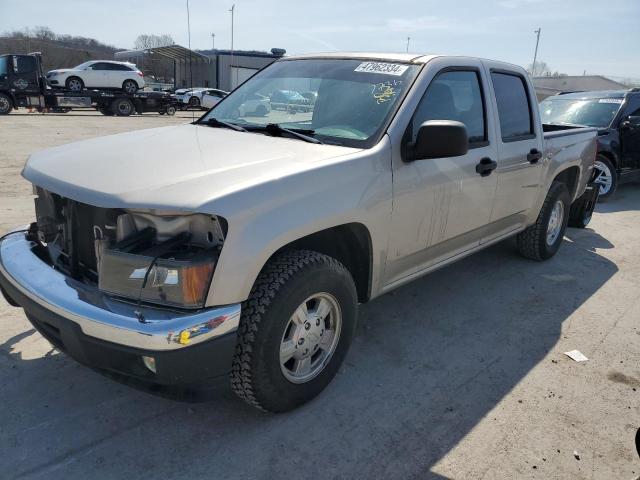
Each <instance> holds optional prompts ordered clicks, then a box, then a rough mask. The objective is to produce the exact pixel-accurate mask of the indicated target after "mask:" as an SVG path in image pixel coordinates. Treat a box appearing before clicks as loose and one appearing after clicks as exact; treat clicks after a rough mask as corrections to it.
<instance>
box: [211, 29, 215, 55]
mask: <svg viewBox="0 0 640 480" xmlns="http://www.w3.org/2000/svg"><path fill="white" fill-rule="evenodd" d="M215 49H216V34H215V33H212V34H211V50H214V51H215Z"/></svg>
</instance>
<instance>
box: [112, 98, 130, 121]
mask: <svg viewBox="0 0 640 480" xmlns="http://www.w3.org/2000/svg"><path fill="white" fill-rule="evenodd" d="M111 111H112V112H113V114H114V115H117V116H118V117H128V116H129V115H132V114H133V113H134V112H135V111H136V108H135V106H134V105H133V102H132V101H131V100H129V99H128V98H118V99H117V100H114V101H113V103H112V104H111Z"/></svg>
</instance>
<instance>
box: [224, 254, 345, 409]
mask: <svg viewBox="0 0 640 480" xmlns="http://www.w3.org/2000/svg"><path fill="white" fill-rule="evenodd" d="M307 300H308V301H307ZM305 302H306V303H305ZM320 302H322V304H323V305H324V306H325V307H326V306H327V305H328V306H329V307H331V308H330V309H329V310H327V308H323V310H324V312H329V313H324V314H322V317H320V318H321V319H320V318H316V317H314V315H315V313H314V309H316V308H318V307H319V306H320ZM303 305H305V308H306V309H308V310H307V311H308V312H309V313H308V315H307V316H306V317H305V316H303V315H301V316H299V317H298V316H296V317H295V319H304V320H303V321H300V322H295V321H294V312H300V311H301V310H300V309H301V308H302V306H303ZM356 311H357V294H356V288H355V285H354V283H353V279H352V278H351V275H350V273H349V272H348V270H347V269H346V268H345V267H344V265H342V264H341V263H340V262H338V261H337V260H335V259H334V258H331V257H328V256H326V255H322V254H320V253H317V252H312V251H307V250H299V251H293V252H288V253H283V254H280V255H278V256H277V257H275V258H273V259H272V260H270V261H269V263H267V265H266V266H265V267H264V269H263V270H262V272H261V273H260V275H259V276H258V279H257V280H256V283H255V284H254V286H253V289H252V291H251V295H250V296H249V298H248V300H246V301H245V302H244V303H243V305H242V316H241V318H240V325H239V327H238V343H237V345H236V353H235V357H234V360H233V368H232V372H231V387H232V388H233V390H234V392H235V393H236V394H237V395H238V396H239V397H240V398H242V399H243V400H244V401H246V402H247V403H249V404H250V405H253V406H254V407H257V408H259V409H261V410H263V411H268V412H285V411H288V410H292V409H294V408H296V407H298V406H300V405H302V404H304V403H306V402H308V401H309V400H311V399H312V398H314V397H315V396H317V395H318V394H319V393H320V392H321V391H322V390H323V389H324V388H325V387H326V386H327V385H328V384H329V382H330V381H331V380H332V378H333V377H334V376H335V374H336V372H337V371H338V368H339V367H340V365H341V363H342V361H343V360H344V357H345V355H346V353H347V350H348V349H349V345H350V343H351V339H352V338H353V335H354V332H355V327H356ZM314 319H315V320H314ZM327 332H333V334H331V333H329V335H330V336H324V335H325V334H326V333H327ZM305 336H306V337H305ZM296 338H297V340H296ZM305 338H306V341H305ZM323 340H324V341H326V343H325V344H324V346H322V347H319V345H318V342H320V344H322V343H323ZM285 344H286V345H287V346H288V347H290V348H289V349H286V352H290V353H291V355H292V356H291V357H287V355H284V356H281V355H283V353H282V352H281V346H283V345H285ZM298 346H299V347H300V349H298ZM303 347H304V348H305V350H302V348H303ZM305 355H306V358H309V361H308V362H307V363H308V365H309V371H306V370H304V369H302V368H301V369H300V374H298V373H297V372H295V370H296V368H295V366H296V365H297V364H299V365H300V366H301V367H302V365H304V364H305V358H301V359H300V360H298V359H297V357H299V356H305ZM282 358H285V360H281V359H282ZM314 358H315V360H314ZM287 359H288V360H287ZM314 369H315V370H317V371H315V370H314ZM318 369H319V370H318Z"/></svg>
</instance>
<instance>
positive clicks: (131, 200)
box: [0, 54, 596, 412]
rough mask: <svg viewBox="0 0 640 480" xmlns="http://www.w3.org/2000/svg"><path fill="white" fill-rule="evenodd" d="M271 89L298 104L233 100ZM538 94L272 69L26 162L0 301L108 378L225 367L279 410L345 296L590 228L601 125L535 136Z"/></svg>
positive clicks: (343, 64)
mask: <svg viewBox="0 0 640 480" xmlns="http://www.w3.org/2000/svg"><path fill="white" fill-rule="evenodd" d="M276 91H293V92H300V96H301V97H303V98H305V99H306V101H305V108H303V109H300V108H299V106H300V103H299V102H295V103H293V104H292V105H291V106H285V108H278V109H265V110H264V111H260V112H258V111H257V109H256V108H248V107H247V106H246V104H247V102H254V103H255V98H260V99H263V100H262V101H265V102H268V99H269V98H270V95H271V94H272V93H273V92H276ZM296 98H297V97H296ZM535 98H536V97H535V94H534V91H533V87H532V85H531V82H530V80H529V79H528V77H527V75H526V73H525V71H524V70H523V69H522V68H520V67H517V66H514V65H509V64H505V63H501V62H496V61H490V60H481V59H478V58H469V57H450V56H414V55H404V54H397V55H395V54H329V55H311V56H300V57H291V58H284V59H282V60H279V61H277V62H275V63H274V64H272V65H271V66H269V67H267V68H265V69H264V70H262V71H261V72H259V73H258V74H256V75H255V76H254V77H252V78H251V79H249V80H248V81H246V82H245V83H244V84H242V85H241V86H240V87H239V88H237V89H236V90H235V91H234V92H232V93H231V94H230V95H229V96H227V97H226V98H224V99H223V100H222V101H221V102H220V103H219V104H218V105H216V106H215V107H214V108H213V109H212V110H210V111H209V112H207V113H206V114H205V115H204V116H203V117H202V118H200V119H199V120H198V121H196V122H194V123H192V124H186V125H181V126H170V127H163V128H156V129H151V130H144V131H135V132H130V133H124V134H119V135H114V136H108V137H102V138H96V139H92V140H87V141H82V142H78V143H74V144H70V145H64V146H60V147H55V148H51V149H49V150H46V151H43V152H39V153H35V154H33V155H32V156H31V157H30V158H29V160H28V162H27V164H26V166H25V168H24V171H23V176H24V177H25V178H26V179H27V180H28V181H30V182H31V183H32V184H33V186H34V193H35V195H36V198H35V212H36V219H37V221H36V222H34V223H32V224H31V225H30V226H28V227H25V228H24V229H22V230H17V231H14V232H12V233H10V234H8V235H5V237H4V238H3V239H2V241H1V242H0V285H1V286H2V291H3V293H4V296H5V297H6V299H7V300H8V302H9V303H11V304H12V305H15V306H20V307H22V308H23V309H24V311H25V313H26V315H27V317H28V319H29V320H30V321H31V323H33V325H34V327H35V328H36V329H37V330H38V331H39V332H40V333H41V334H42V335H43V336H44V337H45V338H46V339H47V340H49V341H50V342H51V343H52V344H53V345H54V346H55V347H56V348H57V349H59V350H61V351H63V352H66V353H67V354H68V355H70V356H71V357H73V358H75V359H77V360H78V361H79V362H81V363H83V364H85V365H88V366H90V367H93V368H95V369H97V370H99V371H101V372H105V373H108V374H110V375H111V376H115V377H116V378H123V379H127V380H132V379H133V380H135V383H137V384H140V385H145V386H156V385H165V386H179V387H185V388H204V387H205V386H206V385H209V384H210V382H212V381H213V380H215V379H216V378H218V377H221V376H229V375H230V378H231V385H232V388H233V390H234V391H235V392H236V393H237V394H238V395H239V396H240V397H241V398H243V399H244V400H245V401H247V402H248V403H250V404H251V405H254V406H256V407H258V408H261V409H263V410H267V411H274V412H277V411H286V410H289V409H292V408H294V407H296V406H298V405H301V404H303V403H304V402H307V401H308V400H310V399H311V398H313V397H314V396H316V395H317V394H318V393H320V391H321V390H322V389H323V388H324V387H325V386H326V385H327V384H328V383H329V382H330V381H331V379H332V378H333V376H334V375H335V374H336V371H337V370H338V368H339V366H340V364H341V363H342V361H343V360H344V358H345V355H346V353H347V350H348V348H349V344H350V343H351V340H352V338H353V335H354V331H355V326H356V311H357V305H358V303H362V302H367V301H369V300H371V299H373V298H375V297H377V296H380V295H382V294H384V293H386V292H389V291H391V290H393V289H394V288H397V287H399V286H401V285H404V284H406V283H407V282H410V281H412V280H414V279H416V278H418V277H420V276H422V275H425V274H427V273H429V272H431V271H433V270H435V269H437V268H440V267H442V266H444V265H447V264H449V263H451V262H453V261H455V260H458V259H461V258H463V257H465V256H466V255H469V254H471V253H473V252H476V251H478V250H480V249H482V248H485V247H487V246H488V245H491V244H494V243H496V242H499V241H501V240H503V239H505V238H508V237H511V236H514V235H515V236H516V238H517V245H518V247H519V250H520V252H521V253H522V254H523V255H524V256H526V257H528V258H531V259H533V260H546V259H549V258H551V257H552V256H553V255H555V253H556V252H557V251H558V249H559V247H560V245H561V244H562V239H563V234H564V231H565V228H566V227H567V223H568V222H569V220H570V218H569V217H572V221H573V222H574V223H577V224H579V226H580V225H584V224H585V223H586V222H587V221H588V216H589V212H590V208H581V209H576V208H575V205H576V202H577V201H578V199H579V198H583V197H584V195H583V193H584V192H585V190H586V189H587V184H588V182H589V179H590V176H591V174H592V170H593V164H594V159H595V156H596V142H595V140H596V130H595V129H590V128H576V127H566V126H557V125H556V126H549V127H548V129H549V130H550V131H546V130H547V128H546V127H545V128H544V129H543V126H542V124H541V123H540V119H539V114H538V108H537V105H536V102H535ZM582 203H584V202H582ZM587 203H588V202H587ZM572 204H573V205H574V207H573V208H572ZM576 211H577V212H578V213H575V212H576Z"/></svg>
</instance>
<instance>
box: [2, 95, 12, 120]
mask: <svg viewBox="0 0 640 480" xmlns="http://www.w3.org/2000/svg"><path fill="white" fill-rule="evenodd" d="M11 110H13V102H12V101H11V98H10V97H9V96H8V95H5V94H4V93H0V115H7V114H9V113H11Z"/></svg>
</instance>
